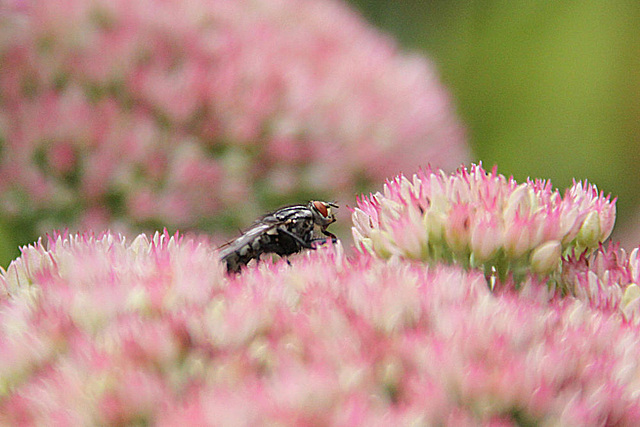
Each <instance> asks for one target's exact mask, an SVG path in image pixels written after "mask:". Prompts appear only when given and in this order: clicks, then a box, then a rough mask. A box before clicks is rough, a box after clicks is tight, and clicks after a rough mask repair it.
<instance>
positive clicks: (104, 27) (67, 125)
mask: <svg viewBox="0 0 640 427" xmlns="http://www.w3.org/2000/svg"><path fill="white" fill-rule="evenodd" d="M0 8H2V17H0V19H1V20H2V25H0V60H1V62H2V67H0V93H1V96H0V140H1V141H2V142H3V152H2V159H1V161H0V206H2V210H3V213H4V214H5V215H9V216H11V217H15V218H18V217H21V216H22V217H27V218H30V219H32V220H33V221H41V222H40V227H39V229H40V230H43V229H44V230H49V229H51V228H52V226H54V225H57V226H60V225H61V224H62V225H63V226H66V227H70V226H72V225H73V224H75V225H79V226H80V227H82V228H91V227H93V228H98V227H104V226H106V225H109V226H111V227H112V228H113V227H116V228H120V229H125V228H126V226H131V225H133V226H134V227H135V226H137V227H138V228H140V226H142V227H146V226H149V225H156V224H160V225H161V226H172V227H173V226H180V227H181V228H185V227H194V226H206V225H210V224H211V223H212V222H216V221H217V222H216V224H218V223H219V224H227V225H229V224H228V223H229V222H234V223H235V225H239V224H246V223H247V222H248V221H250V220H251V219H253V218H254V217H255V216H256V215H257V214H259V213H260V212H262V211H263V210H264V208H265V207H264V205H265V204H267V203H268V204H269V206H270V207H272V206H273V205H274V204H277V203H279V202H282V201H283V200H285V199H286V201H291V199H292V198H297V196H296V195H298V196H300V195H305V196H306V195H307V194H310V193H313V194H315V195H316V196H318V197H320V196H322V195H323V194H324V195H325V196H326V198H328V199H331V200H335V199H338V200H341V199H346V198H349V199H350V198H351V196H352V194H354V193H355V192H356V185H358V186H363V185H365V186H366V185H367V183H370V182H371V180H375V181H378V180H380V179H382V178H384V177H386V176H390V175H392V174H394V173H397V172H398V171H400V170H402V169H406V168H409V169H414V168H416V167H417V165H419V164H423V163H426V162H431V163H433V164H437V165H438V166H440V167H443V168H445V169H448V168H454V167H456V166H457V165H458V164H459V163H460V162H462V161H464V160H465V159H466V157H467V154H468V153H467V148H466V145H465V144H464V142H463V135H462V132H461V128H460V126H459V124H458V122H457V119H456V118H455V117H454V114H453V113H452V107H451V105H450V102H449V99H448V95H447V94H446V93H445V91H444V89H443V88H442V87H441V86H440V84H439V83H438V80H437V77H436V75H435V73H434V71H433V67H432V65H431V64H430V63H429V62H428V61H427V60H425V58H423V57H420V56H415V55H407V54H404V53H401V52H399V51H398V48H397V46H396V44H395V43H394V42H393V41H392V40H390V39H389V38H387V37H385V36H383V35H381V34H380V33H378V32H377V31H376V30H374V29H373V28H372V27H370V26H369V25H367V24H366V23H365V22H363V20H362V18H361V17H360V16H358V15H357V14H355V13H354V12H352V11H351V10H349V9H348V8H347V7H346V6H345V5H344V4H342V3H341V2H337V1H334V0H320V1H318V0H313V1H311V0H258V1H248V0H239V1H225V0H196V1H189V2H184V1H182V0H168V1H161V2H158V1H152V0H142V1H136V2H133V3H132V2H130V1H125V0H68V1H55V2H38V1H31V0H25V1H17V0H14V1H4V2H2V5H0Z"/></svg>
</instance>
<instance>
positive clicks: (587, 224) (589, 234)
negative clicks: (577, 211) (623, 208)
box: [576, 211, 601, 248]
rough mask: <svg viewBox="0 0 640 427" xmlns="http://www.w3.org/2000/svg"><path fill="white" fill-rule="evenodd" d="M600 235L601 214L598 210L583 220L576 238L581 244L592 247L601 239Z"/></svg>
mask: <svg viewBox="0 0 640 427" xmlns="http://www.w3.org/2000/svg"><path fill="white" fill-rule="evenodd" d="M600 235H601V229H600V215H599V214H598V212H596V211H591V212H589V213H588V214H587V217H586V218H585V219H584V221H583V222H582V225H581V226H580V230H579V231H578V235H577V236H576V240H577V242H578V244H579V245H581V246H583V247H585V248H592V247H594V246H596V245H597V244H598V242H599V241H600Z"/></svg>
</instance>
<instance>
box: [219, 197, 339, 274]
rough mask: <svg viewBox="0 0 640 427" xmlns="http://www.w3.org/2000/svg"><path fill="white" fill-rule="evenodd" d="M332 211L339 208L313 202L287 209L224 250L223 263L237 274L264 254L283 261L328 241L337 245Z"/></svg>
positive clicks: (258, 223)
mask: <svg viewBox="0 0 640 427" xmlns="http://www.w3.org/2000/svg"><path fill="white" fill-rule="evenodd" d="M332 208H336V209H337V208H338V205H337V204H335V203H330V202H320V201H317V200H312V201H310V202H309V203H308V204H306V205H293V206H286V207H283V208H280V209H278V210H277V211H274V212H271V213H268V214H266V215H265V216H263V217H262V218H260V219H258V220H257V221H255V223H254V224H253V226H251V227H250V228H249V229H248V230H247V231H245V232H244V233H243V234H242V235H241V236H240V237H238V238H237V239H235V240H232V241H231V242H229V243H227V244H226V245H224V246H222V248H221V250H220V260H221V261H222V262H224V263H226V264H227V271H228V272H229V273H237V272H239V271H240V269H241V268H242V267H243V266H245V265H247V264H248V263H249V262H250V261H251V260H252V259H256V260H259V259H260V256H261V255H262V254H266V253H275V254H277V255H280V256H283V257H284V256H288V255H291V254H294V253H296V252H300V251H302V250H303V249H315V248H316V246H317V244H318V243H321V242H326V241H327V240H329V239H331V241H332V242H336V241H337V238H336V236H335V235H333V234H332V233H330V232H328V231H327V227H328V226H329V225H330V224H332V223H334V222H335V221H336V217H335V215H334V213H333V212H332ZM320 233H321V234H322V235H323V236H326V237H322V236H320V235H319V234H320Z"/></svg>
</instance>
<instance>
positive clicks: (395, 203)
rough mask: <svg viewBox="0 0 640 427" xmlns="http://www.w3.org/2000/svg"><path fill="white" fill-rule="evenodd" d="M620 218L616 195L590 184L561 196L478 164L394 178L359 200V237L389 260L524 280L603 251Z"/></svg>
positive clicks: (356, 214) (548, 185)
mask: <svg viewBox="0 0 640 427" xmlns="http://www.w3.org/2000/svg"><path fill="white" fill-rule="evenodd" d="M614 222H615V200H614V201H611V200H610V197H609V196H606V197H605V196H604V195H603V194H602V193H599V192H598V190H597V189H596V187H595V186H593V185H591V184H588V183H587V182H574V184H573V186H572V187H571V188H570V189H568V190H567V191H566V192H565V194H564V196H561V195H560V193H559V192H558V190H554V189H552V187H551V183H550V182H548V181H541V180H535V181H531V180H527V182H525V183H523V184H518V183H517V182H516V181H515V180H514V179H513V178H509V179H507V178H505V177H504V176H503V175H501V174H498V173H497V172H496V169H495V168H494V170H492V171H491V172H486V171H485V170H484V169H483V168H482V165H472V166H471V167H470V168H468V169H467V168H460V169H459V170H458V171H456V172H455V173H452V174H450V175H447V174H445V173H444V172H443V171H441V170H440V171H434V170H431V169H426V170H421V171H419V172H418V173H417V174H415V175H414V176H413V179H412V180H411V181H410V180H409V179H407V178H406V177H405V176H403V175H399V176H398V177H396V178H395V179H393V180H391V181H388V182H387V183H386V184H385V186H384V192H383V194H381V193H375V194H372V195H370V196H369V197H362V198H361V199H360V200H359V201H358V207H357V208H356V209H355V210H354V212H353V223H354V227H353V236H354V240H355V241H356V244H358V245H359V246H360V248H361V249H363V250H365V251H369V252H372V253H375V254H377V255H379V256H382V257H385V258H388V257H391V256H400V257H404V258H410V259H420V260H426V261H431V262H435V263H437V262H442V261H444V262H448V263H456V264H460V265H462V266H464V267H472V268H481V269H483V270H484V271H485V273H490V274H494V273H497V275H498V276H499V277H501V278H502V279H504V278H506V277H507V276H508V275H513V277H514V278H516V279H517V280H520V279H523V278H524V277H526V275H528V274H529V273H537V274H540V275H546V274H549V273H551V272H553V271H555V270H557V269H558V267H559V266H560V262H561V257H562V255H566V254H568V253H570V252H571V251H574V250H575V251H578V252H580V251H592V250H593V249H595V248H597V247H598V244H599V243H600V242H602V241H603V240H605V239H606V238H607V237H608V236H609V234H610V233H611V230H612V229H613V225H614Z"/></svg>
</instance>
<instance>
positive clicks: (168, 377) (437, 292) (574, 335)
mask: <svg viewBox="0 0 640 427" xmlns="http://www.w3.org/2000/svg"><path fill="white" fill-rule="evenodd" d="M223 271H224V269H223V266H222V265H221V264H220V262H219V261H218V260H217V253H216V251H215V250H213V249H212V248H211V247H210V246H209V245H208V244H207V243H206V242H203V241H197V240H191V239H186V238H182V237H179V236H169V235H168V234H166V233H164V234H156V235H155V236H153V237H151V238H148V237H146V236H145V235H140V236H138V237H137V238H136V239H135V240H133V241H132V242H131V243H128V242H127V241H126V240H125V239H124V238H123V237H121V236H118V235H114V234H103V235H96V236H92V235H61V236H54V237H51V238H49V239H48V241H47V242H46V243H45V242H38V243H37V244H35V245H32V246H28V247H25V248H23V249H22V256H21V257H20V258H18V259H16V260H15V261H14V262H13V263H12V264H11V265H10V266H9V267H8V269H7V270H6V271H3V272H2V275H0V286H1V289H2V290H3V294H2V296H1V297H0V351H1V353H2V357H1V358H0V423H2V424H50V423H59V424H89V425H93V424H99V425H126V424H132V423H138V424H140V423H142V424H153V425H160V426H162V425H167V426H168V425H175V424H176V423H178V422H180V423H183V424H184V423H188V424H193V425H214V424H215V425H256V424H281V425H310V424H316V425H317V424H321V425H367V426H382V425H416V424H419V425H447V424H452V425H480V424H481V425H523V424H527V425H580V426H598V425H603V424H606V425H638V424H639V423H640V397H639V396H640V394H639V393H638V390H640V381H639V377H638V372H640V332H639V331H638V330H637V328H634V327H632V325H631V324H629V323H628V322H627V321H626V320H625V319H624V317H623V316H622V315H620V314H619V313H616V312H610V311H607V310H601V309H600V308H598V307H593V306H591V305H590V304H588V303H586V302H585V301H582V300H580V299H575V298H573V297H571V296H569V297H567V298H563V299H556V298H551V299H549V298H546V297H544V298H539V297H538V296H536V289H540V287H537V286H535V283H533V282H531V283H529V282H527V283H526V284H524V285H523V290H522V291H521V292H513V290H512V288H510V287H505V288H504V289H502V291H501V292H491V291H490V289H489V285H488V283H487V281H486V279H485V277H484V275H482V274H481V273H480V272H474V271H464V270H462V269H460V268H458V267H455V266H444V265H439V266H434V267H429V268H427V267H425V266H424V265H421V264H419V263H411V262H408V261H406V260H403V259H399V258H396V259H393V260H381V259H379V258H375V257H371V256H369V255H367V254H357V255H356V256H355V258H353V259H350V258H346V257H345V256H344V255H343V253H342V248H341V246H340V245H339V244H338V245H334V246H330V247H325V248H320V249H318V250H317V251H311V252H307V253H304V254H301V255H298V256H296V257H292V259H291V265H288V264H287V263H285V262H278V263H270V262H263V263H261V264H259V265H258V266H257V267H255V268H249V269H247V270H246V271H245V272H243V274H241V275H238V276H234V277H228V276H226V275H225V274H224V273H223Z"/></svg>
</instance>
